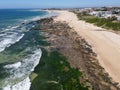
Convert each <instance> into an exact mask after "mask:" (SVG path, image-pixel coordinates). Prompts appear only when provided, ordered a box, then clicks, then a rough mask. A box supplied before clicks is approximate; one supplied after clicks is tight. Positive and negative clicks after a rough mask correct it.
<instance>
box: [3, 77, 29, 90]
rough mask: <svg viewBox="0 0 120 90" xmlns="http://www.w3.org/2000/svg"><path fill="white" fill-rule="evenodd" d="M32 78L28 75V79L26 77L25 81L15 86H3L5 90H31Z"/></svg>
mask: <svg viewBox="0 0 120 90" xmlns="http://www.w3.org/2000/svg"><path fill="white" fill-rule="evenodd" d="M30 85H31V82H30V79H29V77H27V78H26V79H24V80H23V81H21V82H19V83H17V84H15V85H13V86H10V85H8V86H6V87H4V88H3V90H29V89H30Z"/></svg>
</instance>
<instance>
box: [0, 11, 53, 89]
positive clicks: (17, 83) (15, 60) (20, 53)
mask: <svg viewBox="0 0 120 90" xmlns="http://www.w3.org/2000/svg"><path fill="white" fill-rule="evenodd" d="M51 15H53V14H51V13H48V12H46V11H40V10H29V9H1V10H0V90H29V88H30V85H31V83H30V79H29V75H30V74H31V72H32V71H34V68H35V67H36V65H37V64H38V63H39V61H40V57H41V54H42V52H41V49H40V48H39V45H40V40H39V39H40V32H39V31H38V30H31V28H34V27H35V25H36V22H35V21H36V20H38V19H40V18H44V17H48V16H51ZM31 22H32V23H31Z"/></svg>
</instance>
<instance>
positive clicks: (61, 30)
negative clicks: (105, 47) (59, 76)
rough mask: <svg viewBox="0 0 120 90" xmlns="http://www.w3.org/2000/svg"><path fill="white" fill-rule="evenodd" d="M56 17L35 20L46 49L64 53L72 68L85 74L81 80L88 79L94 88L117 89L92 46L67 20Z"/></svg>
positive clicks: (95, 89) (101, 89)
mask: <svg viewBox="0 0 120 90" xmlns="http://www.w3.org/2000/svg"><path fill="white" fill-rule="evenodd" d="M58 17H59V16H57V17H52V18H45V19H41V20H39V21H37V22H38V23H40V25H41V26H40V27H39V28H38V30H41V32H43V35H44V36H45V37H46V40H47V42H49V43H50V46H48V47H46V49H48V51H49V50H50V51H51V50H53V51H54V50H55V51H58V52H60V53H61V54H62V55H64V56H65V57H66V58H67V59H68V61H69V63H70V65H71V66H72V67H73V68H78V69H79V70H80V71H82V73H83V75H84V76H85V77H84V78H83V79H82V81H83V82H84V81H86V80H89V81H90V83H91V87H92V88H94V90H98V89H99V90H104V89H106V90H107V89H109V90H119V86H118V83H117V82H115V81H114V80H113V79H112V78H111V77H110V76H109V74H108V73H107V72H106V70H105V69H104V68H103V67H101V65H100V64H99V62H98V58H97V57H98V55H97V54H96V53H95V52H94V50H93V47H92V46H91V45H90V44H89V43H88V42H87V41H86V39H85V38H83V36H81V35H79V34H78V33H77V32H76V31H75V29H74V28H71V27H70V26H69V24H68V23H67V22H65V21H59V20H58V21H57V20H56V19H57V18H58Z"/></svg>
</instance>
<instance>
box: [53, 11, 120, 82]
mask: <svg viewBox="0 0 120 90" xmlns="http://www.w3.org/2000/svg"><path fill="white" fill-rule="evenodd" d="M56 12H58V13H60V14H59V16H58V17H56V18H55V20H56V21H66V22H67V23H68V24H69V25H70V26H71V27H73V28H74V30H75V31H76V32H77V33H78V34H79V35H80V36H82V37H84V38H85V39H86V40H87V41H88V42H89V44H91V45H92V46H93V50H94V51H95V52H96V53H97V54H98V59H99V63H100V65H101V66H102V67H104V68H105V70H106V71H107V72H108V73H109V75H110V76H111V77H112V78H113V80H115V81H117V82H119V83H120V35H117V34H115V33H112V32H109V31H106V30H105V29H103V28H100V27H97V26H94V25H92V24H89V23H86V22H84V21H80V20H78V19H77V16H76V15H75V14H74V13H71V12H68V11H56Z"/></svg>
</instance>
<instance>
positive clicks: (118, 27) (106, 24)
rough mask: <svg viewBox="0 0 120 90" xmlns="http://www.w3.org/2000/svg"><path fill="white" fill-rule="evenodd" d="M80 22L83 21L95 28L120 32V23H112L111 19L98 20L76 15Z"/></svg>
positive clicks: (89, 16)
mask: <svg viewBox="0 0 120 90" xmlns="http://www.w3.org/2000/svg"><path fill="white" fill-rule="evenodd" d="M76 14H77V16H78V18H79V19H80V20H85V21H86V22H89V23H93V24H95V25H97V26H100V27H103V28H106V29H112V30H115V31H120V22H113V21H112V20H111V19H106V18H98V17H95V16H91V15H88V14H86V15H81V13H76Z"/></svg>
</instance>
